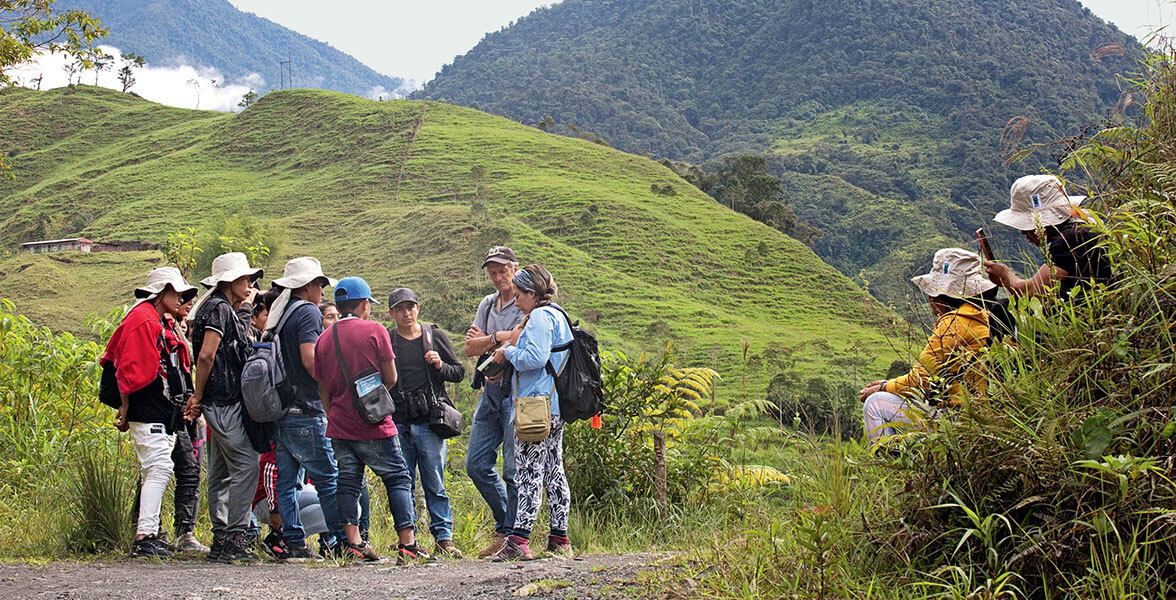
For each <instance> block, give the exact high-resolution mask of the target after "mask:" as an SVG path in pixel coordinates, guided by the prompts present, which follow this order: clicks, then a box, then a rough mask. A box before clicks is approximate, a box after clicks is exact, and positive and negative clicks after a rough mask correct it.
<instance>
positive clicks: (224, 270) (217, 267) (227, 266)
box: [200, 252, 265, 288]
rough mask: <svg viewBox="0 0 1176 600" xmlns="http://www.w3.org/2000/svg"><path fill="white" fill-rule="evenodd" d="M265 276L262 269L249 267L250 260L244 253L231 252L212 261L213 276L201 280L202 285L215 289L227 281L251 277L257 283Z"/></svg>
mask: <svg viewBox="0 0 1176 600" xmlns="http://www.w3.org/2000/svg"><path fill="white" fill-rule="evenodd" d="M264 274H265V271H263V270H262V269H255V268H253V267H251V266H249V258H248V257H247V256H245V253H244V252H229V253H227V254H222V255H220V256H218V257H216V258H215V259H213V261H212V275H209V276H208V277H205V278H204V279H201V280H200V285H203V286H204V287H208V288H214V287H216V286H217V284H220V283H223V282H226V281H236V280H238V279H240V278H242V277H246V276H248V277H249V280H250V281H257V280H258V279H261V276H262V275H264Z"/></svg>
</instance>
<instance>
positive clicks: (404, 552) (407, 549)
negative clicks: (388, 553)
mask: <svg viewBox="0 0 1176 600" xmlns="http://www.w3.org/2000/svg"><path fill="white" fill-rule="evenodd" d="M450 543H451V544H452V542H450ZM454 549H455V550H456V548H454ZM431 560H435V559H434V558H433V556H432V555H431V554H429V553H428V552H425V549H424V548H421V546H420V544H417V543H416V542H413V543H411V544H408V545H405V544H397V545H396V564H398V565H408V564H412V563H419V562H428V561H431Z"/></svg>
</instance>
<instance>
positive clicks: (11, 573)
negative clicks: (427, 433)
mask: <svg viewBox="0 0 1176 600" xmlns="http://www.w3.org/2000/svg"><path fill="white" fill-rule="evenodd" d="M668 557H669V555H665V554H631V555H624V556H617V555H593V556H583V557H578V558H576V559H575V560H560V559H554V558H549V559H543V560H536V561H531V562H525V563H511V564H496V563H491V562H486V561H478V560H462V561H441V562H438V563H435V564H429V565H418V566H407V567H397V566H393V565H391V564H383V565H352V566H347V567H338V566H324V565H314V566H307V565H284V564H274V563H266V564H262V565H252V566H236V565H215V564H208V563H206V562H205V561H203V560H199V559H197V560H192V561H176V562H168V563H160V562H145V561H141V562H140V561H131V560H127V561H119V562H113V563H66V562H58V563H51V564H48V565H26V564H5V565H0V597H2V598H62V599H65V598H68V599H71V600H73V599H86V598H95V599H96V598H127V599H134V600H142V599H145V598H182V599H185V600H197V599H199V600H220V599H229V598H233V599H236V598H266V599H285V598H315V599H316V600H324V599H329V598H365V597H366V598H404V599H406V600H412V599H417V598H421V599H426V598H427V599H437V598H452V599H459V600H466V599H470V600H472V599H478V600H481V599H490V598H511V597H516V594H517V595H518V596H519V597H521V596H528V597H554V598H569V597H575V598H628V597H639V596H644V595H645V594H644V591H643V587H644V586H643V584H642V583H641V579H640V577H639V574H640V571H641V570H642V569H643V568H648V567H653V566H655V565H656V564H657V563H658V562H659V561H661V560H663V559H666V558H668ZM531 584H534V585H531Z"/></svg>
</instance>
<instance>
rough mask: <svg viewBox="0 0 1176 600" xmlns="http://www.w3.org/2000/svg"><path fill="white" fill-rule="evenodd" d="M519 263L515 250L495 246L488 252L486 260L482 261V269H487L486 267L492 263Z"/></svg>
mask: <svg viewBox="0 0 1176 600" xmlns="http://www.w3.org/2000/svg"><path fill="white" fill-rule="evenodd" d="M517 262H519V259H518V258H515V253H514V250H511V249H510V248H508V247H506V246H493V247H491V248H490V250H488V251H487V252H486V258H485V259H483V260H482V268H483V269H485V268H486V265H488V264H490V263H498V264H500V265H509V264H510V263H517Z"/></svg>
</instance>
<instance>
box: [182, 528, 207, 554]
mask: <svg viewBox="0 0 1176 600" xmlns="http://www.w3.org/2000/svg"><path fill="white" fill-rule="evenodd" d="M175 548H176V552H190V553H193V554H195V553H200V554H208V546H205V545H204V544H201V543H200V540H198V539H196V535H195V534H193V533H192V532H191V531H189V532H187V533H182V534H180V535H179V537H177V538H176V543H175Z"/></svg>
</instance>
